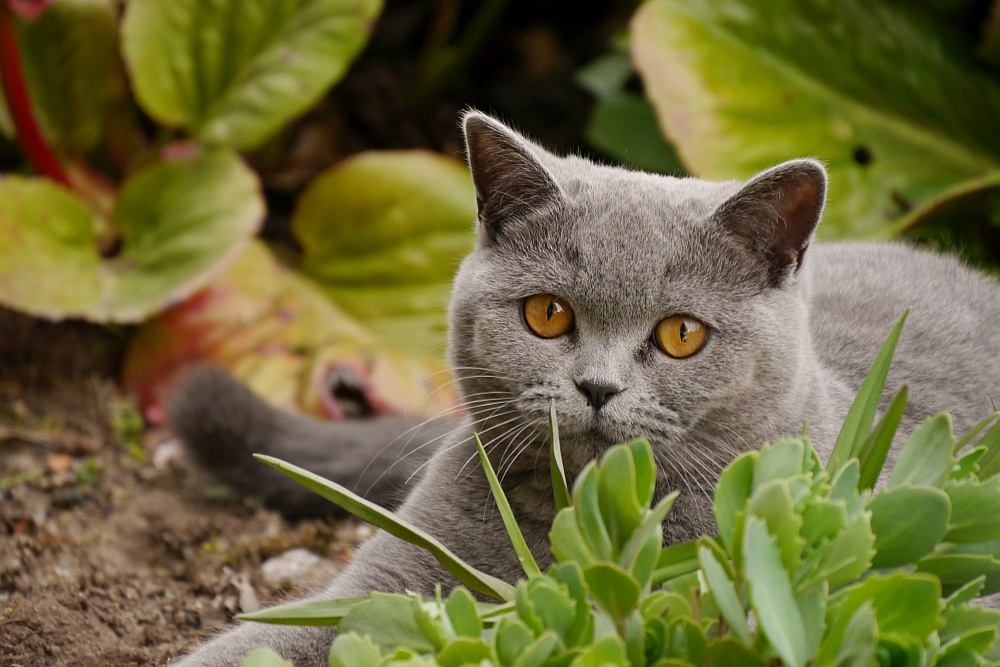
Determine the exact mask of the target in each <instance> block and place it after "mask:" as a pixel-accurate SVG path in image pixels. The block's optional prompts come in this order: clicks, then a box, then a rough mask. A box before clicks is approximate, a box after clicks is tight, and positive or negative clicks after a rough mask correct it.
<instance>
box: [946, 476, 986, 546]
mask: <svg viewBox="0 0 1000 667" xmlns="http://www.w3.org/2000/svg"><path fill="white" fill-rule="evenodd" d="M944 490H945V492H946V493H947V494H948V497H949V498H950V499H951V508H952V509H951V521H950V525H949V528H948V534H947V535H945V539H946V540H948V541H949V542H988V541H991V540H1000V513H998V512H997V508H998V507H1000V477H991V478H989V479H987V480H986V481H984V482H980V481H978V480H976V479H974V478H973V479H967V480H961V481H948V482H947V483H946V484H945V485H944Z"/></svg>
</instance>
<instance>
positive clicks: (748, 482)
mask: <svg viewBox="0 0 1000 667" xmlns="http://www.w3.org/2000/svg"><path fill="white" fill-rule="evenodd" d="M758 456H759V454H757V453H756V452H750V453H747V454H743V455H742V456H740V457H738V458H737V459H736V460H734V461H733V462H732V463H730V464H729V465H728V466H726V469H725V470H723V471H722V474H721V475H719V483H718V484H716V486H715V503H714V505H713V512H714V514H715V523H716V525H717V526H718V527H719V537H720V538H722V543H723V544H724V545H725V547H726V551H727V552H729V555H730V556H732V557H733V560H734V561H737V562H739V558H738V557H737V552H738V551H739V546H738V545H739V543H740V539H741V537H740V535H739V534H737V527H738V522H737V517H738V515H739V513H740V512H742V511H743V510H744V509H745V508H746V505H747V503H748V502H749V500H750V494H751V493H752V492H753V487H754V473H755V471H756V463H757V457H758ZM664 553H666V551H665V552H664Z"/></svg>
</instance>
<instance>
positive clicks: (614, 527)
mask: <svg viewBox="0 0 1000 667" xmlns="http://www.w3.org/2000/svg"><path fill="white" fill-rule="evenodd" d="M636 482H637V478H636V466H635V460H634V459H633V458H632V452H631V451H629V450H628V449H626V448H625V447H612V448H611V449H609V450H608V452H607V453H606V454H605V455H604V457H603V458H602V459H601V467H600V475H599V477H598V487H597V488H598V502H599V504H600V508H601V516H602V517H603V519H604V525H605V526H607V528H608V533H609V535H610V537H611V545H612V553H613V554H614V555H615V556H617V555H618V554H620V553H621V550H622V549H623V548H624V547H625V543H626V542H627V541H628V539H629V538H630V537H632V533H633V532H635V529H636V528H638V527H639V524H640V523H641V521H642V511H643V509H645V508H644V507H642V506H641V505H640V504H639V500H638V498H636Z"/></svg>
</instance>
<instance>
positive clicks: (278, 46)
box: [122, 0, 382, 149]
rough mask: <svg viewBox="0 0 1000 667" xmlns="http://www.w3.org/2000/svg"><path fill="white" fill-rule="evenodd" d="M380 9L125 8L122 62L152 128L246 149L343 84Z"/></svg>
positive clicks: (315, 3) (144, 0) (377, 1)
mask: <svg viewBox="0 0 1000 667" xmlns="http://www.w3.org/2000/svg"><path fill="white" fill-rule="evenodd" d="M381 6H382V2H381V0H211V1H208V0H130V2H128V4H127V5H126V13H125V21H124V25H123V28H122V36H123V37H122V38H123V52H124V55H125V60H126V64H127V65H128V68H129V70H130V71H131V75H132V81H133V84H134V86H135V92H136V96H137V97H138V99H139V103H140V104H141V105H142V106H143V108H144V109H145V110H146V111H147V112H148V113H149V114H150V115H151V116H152V117H153V118H155V119H156V120H158V121H159V122H161V123H163V124H165V125H169V126H173V127H181V128H184V129H186V130H188V131H190V132H192V133H193V134H195V135H196V136H197V137H198V138H199V139H201V140H203V141H206V142H209V143H220V144H223V145H226V146H233V147H236V148H241V149H248V148H253V147H254V146H256V145H258V144H260V143H261V142H262V141H264V140H265V139H267V137H268V136H269V135H270V134H272V133H273V132H275V131H276V130H278V129H279V128H280V127H281V126H282V125H284V124H285V123H287V122H288V121H289V120H290V119H291V118H293V117H294V116H296V115H298V114H300V113H302V112H303V111H305V110H306V109H307V108H308V107H309V106H311V105H312V104H313V103H315V102H316V100H317V99H319V97H320V96H321V95H322V94H323V93H324V92H325V91H326V90H327V88H329V87H330V86H331V85H333V83H334V82H336V81H337V80H338V79H340V77H341V76H343V74H344V72H345V71H346V69H347V66H348V65H349V64H350V62H351V61H352V60H353V59H354V57H355V56H356V55H357V53H358V52H359V51H360V50H361V47H362V46H364V44H365V42H366V41H367V38H368V35H369V34H370V32H371V30H372V26H373V23H374V20H375V18H376V17H377V16H378V13H379V11H380V10H381Z"/></svg>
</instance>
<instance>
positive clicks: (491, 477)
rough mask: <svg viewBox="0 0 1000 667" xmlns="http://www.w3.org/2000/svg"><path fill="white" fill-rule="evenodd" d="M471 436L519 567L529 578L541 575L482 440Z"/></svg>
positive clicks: (477, 436)
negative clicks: (519, 564) (474, 440)
mask: <svg viewBox="0 0 1000 667" xmlns="http://www.w3.org/2000/svg"><path fill="white" fill-rule="evenodd" d="M473 437H475V439H476V448H477V449H478V450H479V460H480V461H482V463H483V472H485V473H486V479H487V481H489V483H490V491H492V492H493V499H494V500H495V501H496V503H497V507H498V508H499V509H500V516H501V517H503V525H504V526H505V527H506V528H507V535H509V536H510V543H511V544H513V545H514V551H515V553H517V560H518V561H519V562H520V563H521V568H522V569H523V570H524V573H525V574H526V575H528V578H529V579H534V578H535V577H540V576H542V571H541V570H540V569H538V563H536V562H535V557H534V556H532V555H531V549H529V548H528V543H527V542H525V541H524V535H522V534H521V528H520V527H519V526H518V525H517V519H515V518H514V510H512V509H511V508H510V503H508V502H507V495H506V494H505V493H504V492H503V487H502V486H500V480H498V479H497V474H496V472H494V470H493V466H492V465H491V464H490V457H489V456H487V455H486V449H485V448H484V447H483V442H482V441H481V440H480V439H479V434H478V433H474V434H473Z"/></svg>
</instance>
